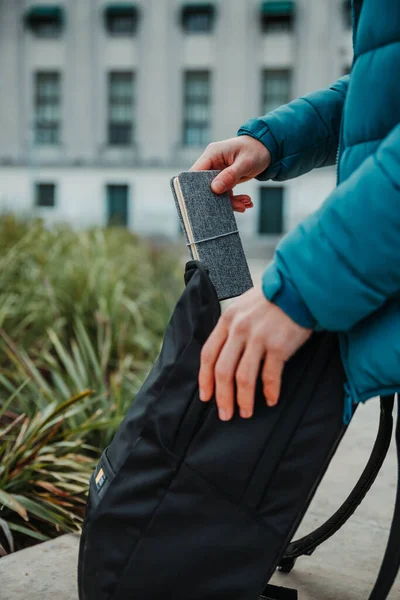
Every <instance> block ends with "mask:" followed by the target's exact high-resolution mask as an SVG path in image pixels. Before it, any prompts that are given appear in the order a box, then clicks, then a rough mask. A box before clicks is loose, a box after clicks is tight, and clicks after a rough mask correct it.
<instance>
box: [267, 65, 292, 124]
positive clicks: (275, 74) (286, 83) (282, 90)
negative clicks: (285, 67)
mask: <svg viewBox="0 0 400 600" xmlns="http://www.w3.org/2000/svg"><path fill="white" fill-rule="evenodd" d="M290 87H291V73H290V71H264V73H263V85H262V109H261V110H262V112H263V114H266V113H268V112H270V111H271V110H275V108H278V107H279V106H282V104H287V103H288V102H289V101H290Z"/></svg>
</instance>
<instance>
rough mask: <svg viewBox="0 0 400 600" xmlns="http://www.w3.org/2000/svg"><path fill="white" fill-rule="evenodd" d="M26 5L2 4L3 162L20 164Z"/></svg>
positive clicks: (0, 152)
mask: <svg viewBox="0 0 400 600" xmlns="http://www.w3.org/2000/svg"><path fill="white" fill-rule="evenodd" d="M23 16H24V13H23V4H22V2H21V1H20V0H13V2H10V1H9V0H0V115H1V116H2V119H1V135H0V160H1V161H4V162H8V163H12V162H15V161H18V160H21V158H22V155H23V145H24V140H25V141H27V136H26V135H25V133H24V131H23V124H24V122H25V120H24V119H23V118H22V114H23V104H22V103H23V98H24V77H23V71H22V69H21V39H22V29H23Z"/></svg>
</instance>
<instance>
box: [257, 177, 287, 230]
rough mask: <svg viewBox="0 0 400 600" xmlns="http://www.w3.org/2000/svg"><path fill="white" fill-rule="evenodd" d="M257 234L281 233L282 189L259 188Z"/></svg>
mask: <svg viewBox="0 0 400 600" xmlns="http://www.w3.org/2000/svg"><path fill="white" fill-rule="evenodd" d="M260 191H261V198H260V209H259V219H258V233H260V234H265V235H280V234H281V233H283V187H263V188H261V190H260Z"/></svg>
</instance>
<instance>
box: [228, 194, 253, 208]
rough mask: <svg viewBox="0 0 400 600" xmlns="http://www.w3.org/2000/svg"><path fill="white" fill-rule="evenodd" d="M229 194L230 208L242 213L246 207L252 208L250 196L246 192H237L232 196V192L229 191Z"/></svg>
mask: <svg viewBox="0 0 400 600" xmlns="http://www.w3.org/2000/svg"><path fill="white" fill-rule="evenodd" d="M229 195H230V198H231V204H232V208H233V210H235V211H236V212H241V213H244V212H245V211H246V210H247V209H248V208H253V206H254V205H253V202H252V200H251V198H250V196H247V194H239V195H237V196H234V194H233V192H232V191H231V192H230V194H229Z"/></svg>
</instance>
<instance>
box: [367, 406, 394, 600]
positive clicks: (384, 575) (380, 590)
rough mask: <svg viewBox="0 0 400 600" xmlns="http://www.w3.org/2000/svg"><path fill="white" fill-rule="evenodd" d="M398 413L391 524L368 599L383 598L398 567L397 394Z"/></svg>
mask: <svg viewBox="0 0 400 600" xmlns="http://www.w3.org/2000/svg"><path fill="white" fill-rule="evenodd" d="M397 399H398V401H397V404H398V414H397V428H396V444H397V461H398V462H397V494H396V503H395V507H394V514H393V520H392V525H391V528H390V535H389V541H388V544H387V547H386V552H385V557H384V559H383V563H382V566H381V569H380V571H379V575H378V579H377V580H376V583H375V586H374V589H373V590H372V593H371V595H370V597H369V600H385V599H386V598H387V597H388V595H389V592H390V590H391V588H392V586H393V584H394V582H395V579H396V577H397V573H398V572H399V567H400V543H399V540H400V398H399V395H398V396H397Z"/></svg>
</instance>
